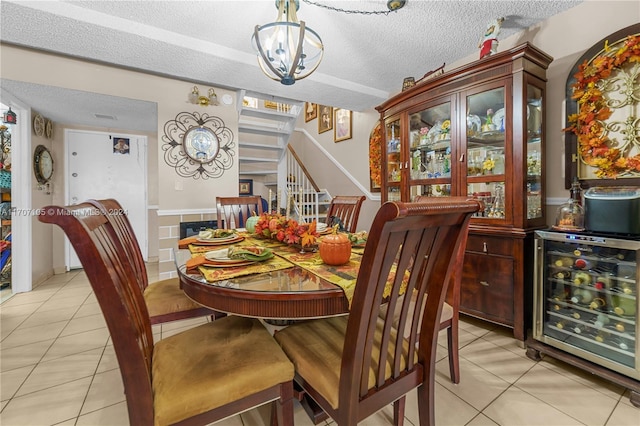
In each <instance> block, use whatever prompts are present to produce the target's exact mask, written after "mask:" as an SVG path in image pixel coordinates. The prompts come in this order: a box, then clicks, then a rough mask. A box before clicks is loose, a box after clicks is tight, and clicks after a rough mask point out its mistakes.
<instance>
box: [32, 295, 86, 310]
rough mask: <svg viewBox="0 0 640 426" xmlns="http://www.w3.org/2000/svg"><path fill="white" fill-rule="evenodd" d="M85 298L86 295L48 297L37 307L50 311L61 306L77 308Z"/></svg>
mask: <svg viewBox="0 0 640 426" xmlns="http://www.w3.org/2000/svg"><path fill="white" fill-rule="evenodd" d="M86 299H87V297H86V296H80V297H72V298H67V299H64V298H60V299H49V300H47V301H46V302H44V303H43V304H42V306H40V307H39V308H38V310H39V311H51V310H56V309H62V308H79V307H80V305H82V303H84V301H85V300H86Z"/></svg>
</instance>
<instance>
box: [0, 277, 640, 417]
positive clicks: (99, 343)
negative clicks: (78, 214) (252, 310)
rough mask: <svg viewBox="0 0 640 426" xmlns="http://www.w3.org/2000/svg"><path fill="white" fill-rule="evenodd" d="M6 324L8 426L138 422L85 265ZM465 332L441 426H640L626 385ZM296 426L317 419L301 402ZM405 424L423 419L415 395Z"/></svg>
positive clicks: (21, 300)
mask: <svg viewBox="0 0 640 426" xmlns="http://www.w3.org/2000/svg"><path fill="white" fill-rule="evenodd" d="M149 275H150V278H151V280H153V279H157V266H156V267H154V265H150V267H149ZM201 321H205V320H204V319H202V320H195V321H194V320H188V321H181V322H174V323H172V324H167V325H162V326H154V334H155V336H156V338H157V339H160V338H162V337H166V336H169V335H171V334H172V333H176V332H179V331H180V330H182V329H184V328H187V327H190V326H193V325H194V324H199V323H200V322H201ZM0 326H1V339H2V340H1V346H0V361H1V364H0V383H1V388H0V396H1V398H0V399H1V405H0V407H1V409H2V411H1V413H0V424H1V425H3V426H17V425H28V426H40V425H43V426H44V425H64V426H70V425H77V426H107V425H108V426H123V425H128V424H129V421H128V418H127V410H126V402H125V397H124V394H123V387H122V381H121V378H120V373H119V370H118V364H117V361H116V358H115V354H114V352H113V347H112V346H111V345H110V341H109V333H108V331H107V329H106V326H105V323H104V321H103V318H102V314H101V313H100V308H99V307H98V304H97V302H96V300H95V298H94V296H93V294H92V291H91V288H90V285H89V283H88V281H87V279H86V277H85V275H84V274H83V273H82V271H72V272H69V273H66V274H62V275H56V276H54V277H52V278H50V279H49V280H47V281H46V282H45V283H43V284H41V285H39V286H37V287H36V288H35V289H34V290H33V291H31V292H29V293H22V294H17V295H14V296H13V297H11V298H10V299H9V300H7V301H4V302H3V303H2V304H1V305H0ZM460 334H461V338H460V346H461V348H462V349H461V359H460V364H461V376H462V379H461V382H460V384H458V385H453V384H451V382H450V381H449V369H448V361H447V359H446V353H447V352H446V336H445V335H444V333H442V335H441V336H440V337H441V340H440V343H441V345H442V346H440V347H439V352H438V363H437V376H436V381H437V383H436V395H435V398H436V407H437V408H436V410H437V411H436V423H437V424H438V425H469V426H478V425H527V426H529V425H545V426H560V425H562V426H564V425H610V426H624V425H629V426H638V425H640V409H639V408H635V407H633V406H632V405H631V404H630V402H629V398H628V392H625V389H623V388H620V387H618V386H615V385H612V384H610V383H607V382H605V381H602V380H600V379H598V378H595V377H591V376H590V375H588V374H585V373H583V372H581V371H580V370H576V369H573V368H571V367H569V366H568V365H565V364H562V363H560V362H558V361H555V360H553V359H551V358H545V359H543V360H542V361H540V362H534V361H532V360H530V359H529V358H527V357H526V356H525V351H524V349H521V348H520V347H518V345H517V344H516V341H515V340H514V339H513V338H511V337H510V334H509V331H508V330H506V329H503V328H500V327H496V326H493V325H491V324H488V323H484V322H481V321H476V320H473V319H469V318H463V321H462V324H461V333H460ZM268 414H269V410H268V408H266V407H262V408H257V409H254V410H251V411H248V412H246V413H243V414H241V415H238V416H235V417H232V418H230V419H227V420H223V421H221V422H219V423H218V424H220V425H231V426H242V425H244V426H253V425H256V426H262V425H267V424H268ZM391 419H392V409H391V406H389V407H387V408H385V409H384V410H382V411H380V412H378V413H376V414H375V415H374V416H371V417H370V418H368V419H366V420H365V421H363V422H362V423H361V424H362V425H368V426H378V425H390V424H391ZM331 423H332V422H331V421H328V422H323V423H322V424H331ZM295 424H296V425H297V426H310V425H312V422H311V421H310V420H309V418H308V417H307V416H306V414H305V412H304V410H303V409H302V408H301V407H300V406H299V405H296V413H295ZM405 424H406V425H409V426H410V425H418V416H417V407H416V400H415V393H412V394H410V396H409V399H408V402H407V414H406V421H405Z"/></svg>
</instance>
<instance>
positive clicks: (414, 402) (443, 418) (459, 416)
mask: <svg viewBox="0 0 640 426" xmlns="http://www.w3.org/2000/svg"><path fill="white" fill-rule="evenodd" d="M434 397H435V399H434V401H435V417H436V425H438V426H456V425H464V424H466V423H467V422H469V421H470V420H471V419H472V418H474V417H475V416H476V415H477V414H478V410H476V409H475V408H473V407H472V406H471V405H469V404H468V403H466V402H465V401H463V400H462V399H460V398H459V397H458V396H457V395H455V394H454V393H452V392H450V391H449V390H448V389H446V388H444V387H443V386H441V385H440V384H438V383H436V385H435V396H434ZM390 413H391V415H392V414H393V411H391V412H390ZM405 417H406V419H407V420H409V421H410V422H411V423H413V424H414V425H419V424H420V421H419V416H418V393H417V391H416V390H413V391H411V392H409V393H408V394H407V402H406V407H405ZM386 424H388V425H391V424H393V423H386Z"/></svg>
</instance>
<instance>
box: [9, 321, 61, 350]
mask: <svg viewBox="0 0 640 426" xmlns="http://www.w3.org/2000/svg"><path fill="white" fill-rule="evenodd" d="M66 325H67V322H66V321H58V322H54V323H49V324H42V325H39V326H36V327H25V328H22V327H18V328H16V329H15V330H14V331H13V333H11V334H9V335H8V336H7V337H6V338H5V339H4V340H3V341H2V348H3V349H10V348H15V347H16V346H23V345H28V344H31V343H36V342H43V341H47V340H51V339H55V338H57V337H58V336H59V335H60V332H61V331H62V330H63V329H64V327H65V326H66Z"/></svg>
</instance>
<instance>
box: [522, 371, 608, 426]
mask: <svg viewBox="0 0 640 426" xmlns="http://www.w3.org/2000/svg"><path fill="white" fill-rule="evenodd" d="M515 385H516V386H517V387H518V388H520V389H522V390H523V391H525V392H527V393H529V394H531V395H532V396H534V397H535V398H537V399H540V400H541V401H544V402H545V403H547V404H548V405H550V406H553V407H554V408H556V409H558V410H559V411H562V412H563V413H566V414H567V415H569V416H571V417H573V418H574V419H577V420H578V421H580V422H582V423H584V424H586V425H603V424H604V423H605V421H606V420H607V418H608V417H609V414H610V413H611V412H612V411H613V409H614V407H615V406H616V404H617V402H618V399H619V398H618V399H614V398H610V397H608V396H606V395H603V394H602V393H601V392H598V391H597V390H595V389H593V388H592V387H590V386H587V385H585V384H583V383H580V382H579V381H577V380H574V379H571V378H569V377H567V376H564V375H562V374H559V373H558V372H556V371H553V370H550V369H548V368H546V367H543V366H541V365H536V366H535V367H534V368H532V369H531V370H530V371H529V372H527V374H525V375H524V376H522V378H520V380H518V381H517V382H516V383H515Z"/></svg>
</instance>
